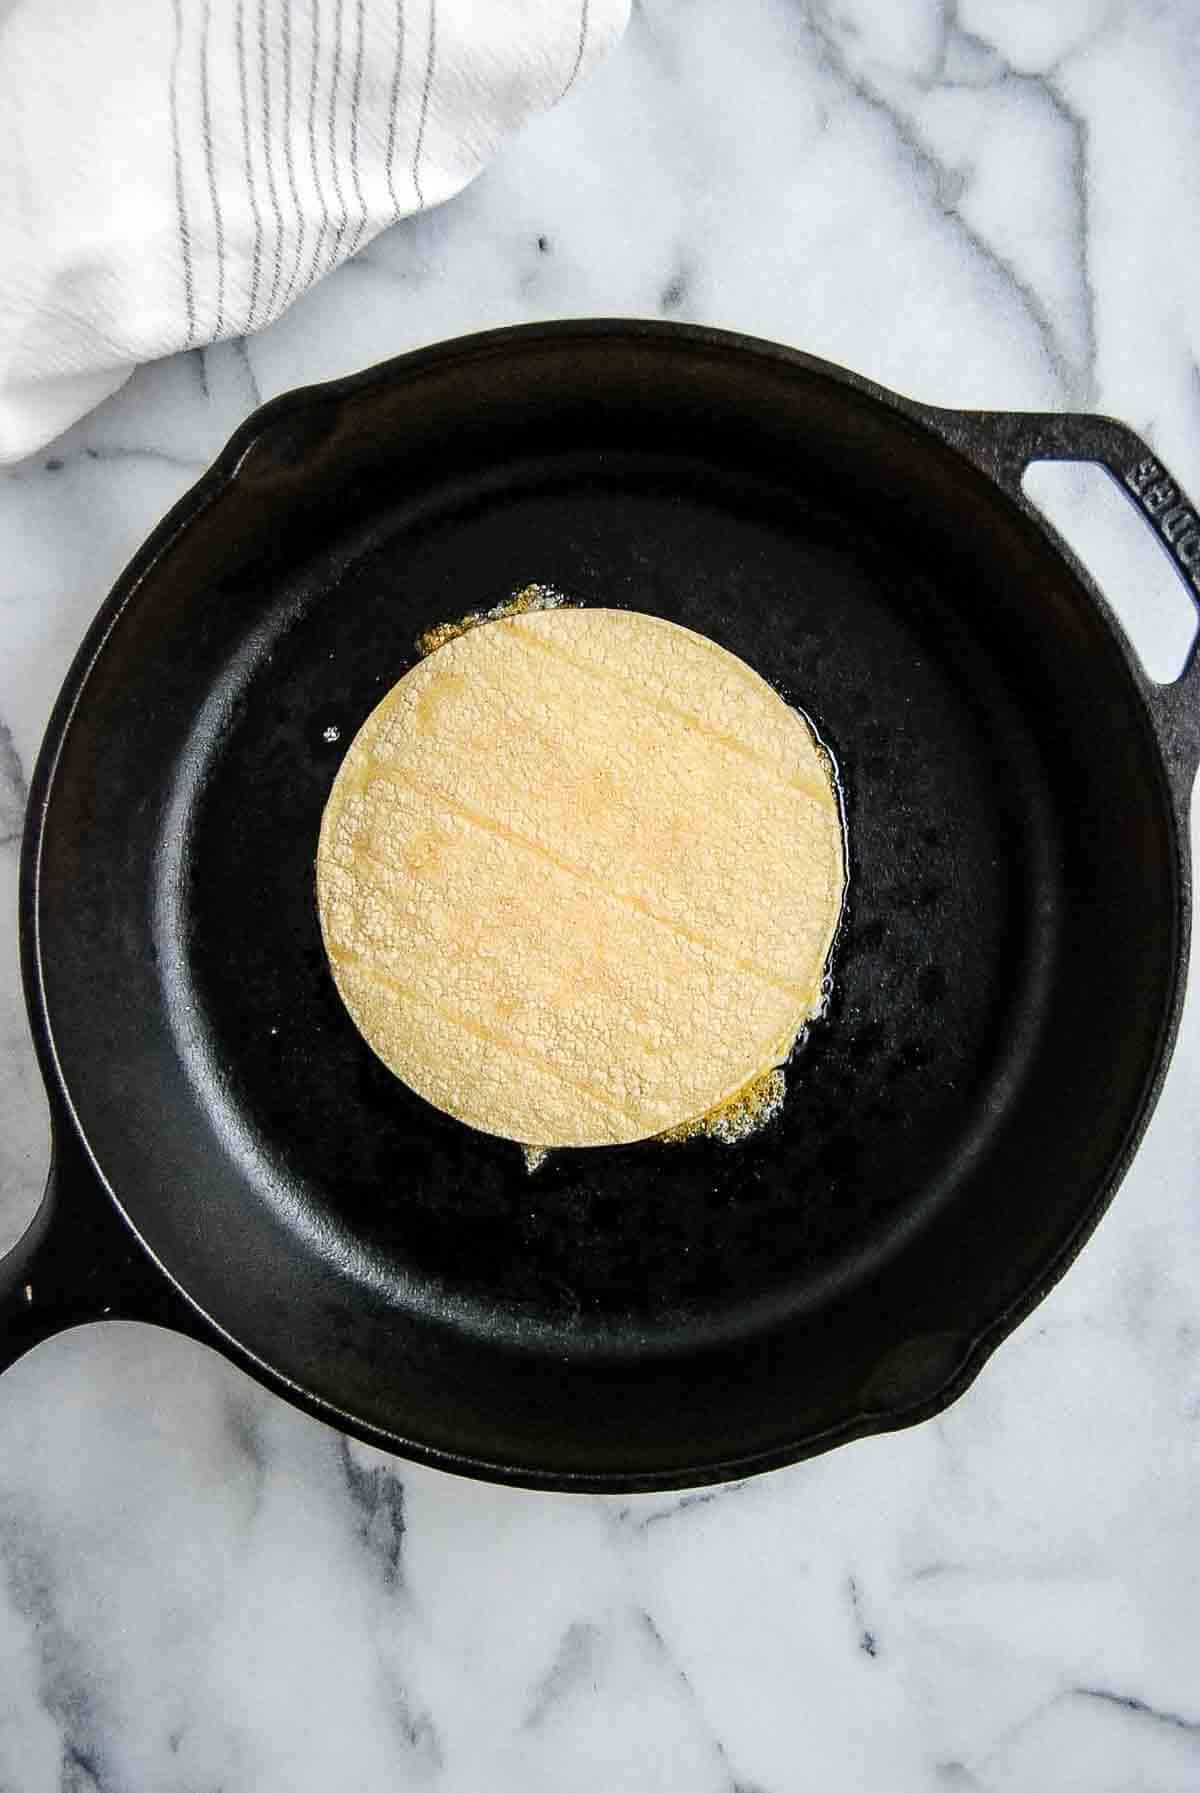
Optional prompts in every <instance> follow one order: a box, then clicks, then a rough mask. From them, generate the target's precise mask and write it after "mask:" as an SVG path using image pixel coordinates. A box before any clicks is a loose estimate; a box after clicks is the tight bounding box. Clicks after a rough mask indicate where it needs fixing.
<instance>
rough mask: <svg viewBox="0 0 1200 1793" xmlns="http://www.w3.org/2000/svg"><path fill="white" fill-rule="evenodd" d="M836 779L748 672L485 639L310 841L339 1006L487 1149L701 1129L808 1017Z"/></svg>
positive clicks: (366, 744)
mask: <svg viewBox="0 0 1200 1793" xmlns="http://www.w3.org/2000/svg"><path fill="white" fill-rule="evenodd" d="M843 885H844V869H843V853H842V833H841V818H840V812H839V808H838V803H837V799H836V796H835V792H834V788H833V783H832V779H831V774H830V769H829V765H828V761H827V759H826V757H825V755H824V754H823V753H822V751H821V750H820V748H819V747H818V745H817V743H816V742H815V740H814V738H813V735H812V732H811V731H810V729H809V728H808V726H807V725H806V723H805V721H804V719H803V718H802V717H801V716H800V715H799V714H797V712H796V711H795V710H792V709H790V708H789V707H788V706H787V704H785V703H784V702H783V700H782V699H781V698H780V697H779V696H777V694H776V693H775V692H774V691H772V689H771V687H770V686H769V685H767V684H766V683H765V681H764V680H763V679H761V678H759V676H758V674H757V673H755V672H752V671H751V669H750V668H749V667H748V666H747V665H745V663H744V662H743V661H741V660H739V659H737V658H736V656H735V655H733V654H730V653H727V652H726V651H725V649H723V648H721V647H718V646H717V645H716V643H715V642H712V641H709V640H708V639H707V638H706V637H704V636H702V635H697V634H694V633H693V632H692V631H691V630H690V629H683V628H680V627H679V626H678V625H676V624H674V623H669V622H665V621H663V620H662V619H661V618H660V617H654V616H645V615H641V614H639V613H637V612H631V611H623V610H586V609H578V610H570V609H562V610H547V611H541V612H535V613H531V614H527V615H518V616H512V617H508V618H505V619H504V620H501V621H496V622H488V623H485V624H483V625H482V626H481V627H478V628H474V629H472V630H470V631H469V632H468V633H466V634H463V635H460V636H458V637H457V639H453V640H451V641H449V642H447V644H446V645H445V646H444V647H441V648H439V649H438V650H437V652H435V653H433V654H430V655H429V657H428V658H427V659H425V660H422V661H421V662H420V663H419V664H418V665H417V666H414V667H413V669H412V670H411V671H410V672H408V673H406V674H405V676H404V677H403V678H402V679H401V680H400V681H399V683H398V684H397V685H395V686H394V687H393V688H392V690H391V691H389V693H388V694H387V696H386V697H385V698H384V699H383V701H382V703H380V704H379V706H378V708H377V709H375V710H374V711H373V712H372V713H371V715H370V716H369V717H368V718H367V720H366V722H365V723H364V724H363V726H362V728H361V729H360V730H359V732H358V734H357V735H356V736H355V738H354V741H353V743H352V745H351V747H350V749H349V751H348V753H347V755H346V758H345V760H344V761H343V763H342V766H341V769H340V771H339V772H338V775H337V778H336V780H335V782H334V786H333V790H332V792H331V794H330V797H329V801H328V804H327V806H326V809H325V814H324V818H323V820H322V824H321V837H320V844H319V848H318V853H317V895H318V903H319V908H320V916H321V928H322V932H323V935H324V939H325V946H326V950H327V951H328V954H329V959H330V964H331V966H332V969H333V975H334V978H335V980H336V982H337V987H338V990H339V991H340V993H341V996H342V999H343V1001H344V1002H345V1004H346V1007H347V1008H348V1010H349V1011H350V1014H351V1016H352V1017H353V1019H354V1022H355V1024H356V1025H357V1027H358V1028H359V1030H360V1031H361V1033H362V1034H363V1036H364V1038H365V1039H366V1040H367V1042H368V1044H369V1045H370V1046H371V1047H372V1048H373V1049H374V1051H375V1052H376V1053H377V1054H378V1055H379V1057H380V1058H381V1059H382V1060H383V1062H384V1063H385V1064H386V1065H387V1066H388V1067H389V1068H390V1069H391V1070H392V1071H394V1072H395V1074H396V1075H397V1076H398V1077H400V1078H402V1079H403V1080H404V1082H405V1083H406V1084H408V1085H409V1087H410V1088H412V1089H414V1090H416V1091H417V1092H418V1094H420V1095H421V1096H424V1097H425V1098H426V1100H427V1101H429V1102H432V1103H434V1104H435V1105H436V1106H437V1107H438V1108H441V1109H443V1110H445V1111H446V1112H447V1113H448V1114H452V1115H455V1116H457V1118H458V1119H459V1120H461V1121H465V1122H467V1123H468V1124H469V1125H470V1126H472V1127H478V1128H481V1129H482V1130H483V1131H484V1132H487V1133H494V1134H500V1135H501V1136H503V1137H505V1138H507V1139H512V1140H518V1141H521V1142H524V1143H530V1144H535V1145H539V1146H598V1145H615V1144H618V1143H620V1142H623V1141H628V1140H635V1139H644V1138H647V1137H649V1136H651V1135H653V1134H657V1133H661V1132H663V1131H665V1130H666V1129H668V1128H672V1127H678V1126H680V1125H682V1124H683V1123H685V1122H688V1121H691V1120H694V1119H695V1118H696V1117H698V1116H700V1115H702V1114H705V1113H707V1112H708V1111H709V1110H710V1109H713V1108H716V1107H718V1106H719V1105H720V1104H721V1103H723V1102H725V1101H727V1100H728V1099H729V1098H730V1097H731V1096H732V1095H734V1094H735V1092H737V1091H738V1090H740V1089H741V1088H742V1087H743V1086H744V1085H745V1084H747V1083H749V1082H750V1081H751V1080H752V1079H754V1078H756V1077H759V1076H761V1075H762V1074H763V1073H764V1072H766V1071H767V1070H769V1068H770V1067H771V1066H773V1065H777V1064H780V1063H782V1061H783V1060H784V1059H785V1058H786V1057H787V1054H788V1052H789V1051H790V1049H791V1047H792V1044H793V1043H794V1041H795V1038H796V1035H797V1033H798V1032H799V1030H800V1028H801V1027H802V1026H803V1025H804V1023H805V1021H806V1020H807V1019H809V1017H810V1016H811V1015H812V1014H813V1013H814V1011H815V1010H816V1009H817V1008H818V1007H819V1006H820V1003H821V997H822V981H823V976H824V970H825V960H826V956H827V954H828V952H829V947H830V944H831V942H832V939H833V935H834V930H835V928H836V926H837V921H838V916H839V914H840V911H841V903H842V892H843Z"/></svg>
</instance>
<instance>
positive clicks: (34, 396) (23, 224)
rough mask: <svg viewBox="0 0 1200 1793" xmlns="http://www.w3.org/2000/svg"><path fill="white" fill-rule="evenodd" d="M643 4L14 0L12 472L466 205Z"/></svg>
mask: <svg viewBox="0 0 1200 1793" xmlns="http://www.w3.org/2000/svg"><path fill="white" fill-rule="evenodd" d="M628 7H629V0H0V121H2V122H0V461H13V460H17V459H19V458H20V457H21V456H22V455H26V454H29V453H31V452H32V451H33V450H34V449H36V448H39V447H41V446H42V445H43V444H44V443H46V442H48V441H49V440H50V439H51V437H53V436H55V435H57V434H58V433H59V431H61V430H63V429H65V428H66V426H67V425H68V424H70V423H72V422H74V420H75V419H76V418H77V417H80V416H82V415H83V413H84V412H85V411H88V410H90V409H91V407H92V406H93V405H95V404H98V403H99V401H100V400H101V399H103V398H105V397H107V396H108V394H109V393H111V392H115V391H116V389H117V388H118V387H119V386H120V385H121V384H122V383H123V382H124V380H126V379H127V378H128V376H129V374H130V373H131V372H132V371H133V369H134V367H136V366H137V365H138V364H139V363H140V362H143V361H149V360H152V359H154V358H155V357H156V356H159V355H166V354H170V353H172V352H173V351H174V350H176V349H183V348H189V347H195V346H197V345H200V344H204V343H209V342H212V341H214V340H215V339H217V338H219V337H224V336H240V335H244V334H245V333H247V332H248V331H252V330H258V329H261V328H262V326H263V325H264V324H267V323H269V322H270V321H271V319H272V318H276V317H278V316H279V315H280V313H281V312H283V311H285V310H286V309H287V307H288V306H289V305H290V304H291V303H292V302H293V300H295V299H297V298H298V297H299V296H300V294H301V293H303V292H304V291H305V290H306V289H307V288H308V287H310V286H311V285H312V284H313V282H314V281H316V280H319V279H320V278H321V277H322V275H324V274H327V273H328V272H329V271H330V269H331V268H335V267H336V266H337V265H338V263H339V262H342V261H345V260H346V258H347V257H348V256H351V255H353V254H354V252H355V251H356V250H357V249H360V248H362V246H363V245H364V244H365V243H368V242H369V241H370V240H371V238H372V237H373V236H375V235H376V233H377V232H379V231H381V230H383V229H384V228H385V227H386V226H387V225H389V224H392V223H394V222H395V220H396V219H397V218H400V217H403V216H404V215H405V214H406V213H409V212H415V211H420V210H422V209H423V208H425V207H426V206H431V205H436V204H437V203H438V202H439V201H440V200H443V199H448V198H449V197H450V196H451V194H453V193H456V192H458V191H459V189H460V188H461V187H463V186H465V185H466V183H467V182H468V181H469V180H471V179H472V177H473V176H474V175H476V174H477V173H478V172H479V170H480V168H481V167H482V166H483V164H484V163H485V162H486V160H487V159H488V157H489V156H490V155H491V153H492V152H493V151H494V150H495V149H496V147H497V145H498V144H499V143H500V142H501V140H502V139H503V138H504V137H505V135H506V134H507V133H508V132H510V131H511V130H513V128H514V127H515V126H517V125H519V124H520V123H521V122H522V121H523V120H524V119H527V118H528V117H530V116H531V114H533V113H535V112H538V111H541V110H543V109H545V108H546V107H549V106H551V105H553V104H554V103H555V102H556V101H558V100H559V99H561V98H562V97H563V96H564V95H565V94H566V93H568V92H569V91H570V90H571V88H572V87H574V86H575V84H576V82H577V81H579V80H580V79H581V78H582V77H583V76H584V75H585V74H586V73H587V72H588V70H589V69H590V68H591V67H592V66H593V65H594V63H595V62H596V61H597V60H598V59H599V58H600V57H601V56H602V55H603V53H604V52H605V51H606V50H607V49H608V48H609V47H610V45H611V44H612V43H613V42H614V40H615V39H616V38H617V37H618V35H619V34H620V32H621V30H622V28H623V27H624V24H625V22H626V17H627V13H628Z"/></svg>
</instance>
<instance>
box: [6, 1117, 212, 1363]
mask: <svg viewBox="0 0 1200 1793" xmlns="http://www.w3.org/2000/svg"><path fill="white" fill-rule="evenodd" d="M104 1319H114V1320H118V1319H119V1320H147V1321H150V1322H152V1323H154V1324H157V1325H160V1326H168V1327H170V1328H171V1329H172V1330H173V1331H175V1332H184V1333H187V1334H189V1335H190V1336H191V1337H193V1338H201V1337H203V1336H204V1334H203V1332H202V1330H201V1322H200V1320H199V1317H198V1316H197V1315H196V1314H195V1313H194V1312H193V1310H192V1308H191V1307H190V1306H189V1304H188V1303H187V1302H186V1301H185V1300H184V1298H183V1297H182V1296H181V1295H180V1294H179V1293H178V1291H177V1290H176V1288H175V1286H174V1284H173V1283H172V1282H171V1281H170V1279H169V1278H168V1277H167V1275H166V1274H165V1272H164V1271H162V1270H160V1269H159V1267H158V1265H157V1264H156V1263H155V1262H154V1260H153V1259H152V1258H151V1257H150V1255H149V1253H148V1252H147V1251H146V1249H145V1247H144V1246H143V1245H142V1244H141V1243H140V1241H139V1240H138V1238H137V1237H136V1235H135V1234H134V1233H133V1231H132V1230H131V1228H130V1227H129V1226H128V1225H127V1224H126V1222H125V1221H124V1220H123V1219H122V1217H121V1215H120V1213H119V1212H118V1210H117V1208H116V1207H115V1206H114V1204H113V1202H112V1200H111V1198H110V1196H109V1194H108V1192H107V1190H106V1189H104V1187H103V1186H102V1185H101V1183H100V1181H99V1179H98V1177H97V1176H96V1173H95V1171H94V1170H93V1169H92V1166H91V1164H90V1163H89V1161H88V1159H87V1156H86V1154H85V1152H84V1150H83V1147H82V1146H81V1145H80V1143H79V1140H78V1138H77V1136H76V1133H75V1129H74V1127H73V1126H72V1125H71V1124H70V1122H69V1121H68V1120H66V1118H65V1117H60V1116H57V1115H56V1116H55V1119H54V1125H53V1150H52V1155H51V1162H50V1174H49V1176H48V1177H47V1179H46V1191H45V1194H44V1195H43V1197H42V1202H41V1206H40V1207H39V1208H38V1211H37V1213H36V1214H35V1215H34V1217H33V1220H32V1221H31V1222H30V1224H29V1227H28V1229H27V1231H26V1232H25V1234H24V1236H23V1237H22V1238H20V1239H19V1240H18V1241H17V1243H16V1245H15V1246H14V1247H13V1248H12V1250H11V1251H10V1252H9V1253H8V1254H7V1256H5V1257H0V1371H3V1370H6V1369H7V1368H8V1367H9V1365H10V1364H13V1363H15V1362H16V1361H17V1359H18V1358H19V1357H22V1356H24V1354H25V1352H26V1351H30V1350H32V1349H33V1347H34V1346H35V1345H40V1344H41V1343H42V1341H43V1340H44V1339H48V1338H52V1337H53V1336H54V1334H55V1333H57V1332H66V1331H68V1330H69V1329H70V1328H71V1327H72V1326H83V1325H86V1324H87V1322H88V1321H91V1320H104Z"/></svg>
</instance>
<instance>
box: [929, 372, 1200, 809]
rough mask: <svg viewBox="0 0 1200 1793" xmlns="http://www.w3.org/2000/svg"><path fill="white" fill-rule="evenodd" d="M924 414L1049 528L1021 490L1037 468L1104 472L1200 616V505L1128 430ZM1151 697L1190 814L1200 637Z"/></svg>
mask: <svg viewBox="0 0 1200 1793" xmlns="http://www.w3.org/2000/svg"><path fill="white" fill-rule="evenodd" d="M917 409H918V414H919V415H920V416H921V418H922V419H923V421H925V422H926V423H928V424H929V425H931V426H932V428H933V429H934V430H935V431H936V432H937V434H938V435H940V436H942V437H943V438H944V439H945V440H946V441H948V442H949V443H950V444H951V446H952V447H954V448H957V449H958V450H959V452H960V453H962V454H965V455H966V457H967V459H968V460H970V461H973V462H974V464H975V465H976V466H977V467H979V468H980V469H981V470H982V471H983V472H984V473H986V474H987V475H988V476H989V478H991V479H993V480H995V482H996V484H997V485H1000V486H1002V487H1003V488H1004V489H1005V490H1006V491H1007V492H1009V493H1011V494H1012V496H1013V497H1015V498H1016V499H1017V500H1018V501H1019V502H1020V504H1021V506H1022V508H1023V509H1024V510H1028V511H1030V512H1032V513H1033V514H1034V515H1035V516H1037V517H1038V520H1039V522H1042V523H1043V527H1045V523H1044V519H1043V518H1042V517H1041V513H1040V512H1039V511H1038V510H1037V507H1036V505H1033V504H1032V503H1031V502H1030V500H1029V499H1028V498H1026V497H1025V494H1024V491H1023V489H1022V485H1021V481H1022V478H1023V476H1024V473H1025V469H1026V468H1027V467H1028V466H1030V465H1031V463H1032V462H1034V461H1094V462H1096V463H1098V464H1099V465H1100V466H1102V467H1104V468H1105V469H1106V470H1107V471H1108V473H1110V474H1111V475H1112V478H1113V480H1114V481H1115V482H1116V484H1117V485H1118V486H1119V487H1120V489H1121V491H1122V492H1123V493H1124V494H1125V496H1126V498H1127V499H1128V500H1129V501H1130V503H1131V504H1133V505H1134V506H1135V507H1136V509H1137V510H1138V511H1140V513H1141V515H1142V517H1143V519H1144V521H1145V522H1146V523H1147V524H1148V525H1149V527H1150V528H1151V529H1152V530H1153V531H1154V534H1155V535H1156V536H1157V538H1158V542H1159V546H1160V547H1161V548H1162V549H1163V551H1164V552H1165V554H1166V555H1167V557H1168V559H1169V560H1170V561H1171V563H1172V565H1173V566H1174V568H1175V571H1176V572H1177V573H1178V575H1179V577H1180V579H1182V581H1183V584H1184V588H1185V590H1186V591H1187V593H1188V595H1189V597H1190V598H1191V600H1192V602H1193V604H1194V605H1195V606H1196V609H1197V611H1198V612H1200V506H1198V505H1196V504H1193V503H1192V501H1191V500H1190V499H1189V498H1188V496H1187V494H1186V493H1185V492H1184V491H1183V489H1182V487H1181V486H1180V484H1179V481H1178V480H1177V479H1174V478H1173V477H1172V475H1171V474H1170V473H1169V472H1168V471H1167V469H1166V468H1165V467H1164V466H1163V464H1162V462H1161V461H1160V460H1159V459H1158V457H1157V455H1154V454H1152V453H1151V452H1150V450H1149V448H1148V447H1147V446H1146V444H1145V443H1144V442H1143V441H1142V438H1141V437H1140V436H1139V435H1137V434H1136V432H1135V431H1133V430H1131V429H1130V428H1129V426H1128V424H1124V423H1118V422H1117V420H1116V419H1115V418H1113V417H1098V416H1093V415H1092V414H1091V413H1088V412H1057V411H1046V412H1040V411H943V410H939V409H937V408H935V407H932V406H929V407H926V406H920V407H918V408H917ZM1145 690H1146V697H1147V701H1148V703H1149V704H1150V707H1151V710H1152V712H1153V714H1154V720H1155V724H1156V727H1157V730H1158V735H1159V740H1160V742H1161V744H1162V748H1163V753H1164V756H1165V758H1166V762H1167V765H1168V767H1169V768H1170V772H1171V778H1172V781H1173V783H1174V785H1175V789H1176V794H1177V796H1178V797H1179V799H1180V802H1181V804H1182V807H1183V810H1184V813H1185V814H1186V811H1187V806H1188V802H1189V800H1190V797H1191V790H1192V784H1193V782H1194V780H1195V777H1196V771H1197V767H1198V766H1200V635H1198V636H1197V637H1195V638H1194V639H1193V641H1192V645H1191V648H1190V649H1189V652H1188V657H1187V660H1186V662H1185V664H1184V667H1183V671H1182V672H1181V673H1180V675H1179V677H1178V678H1177V679H1176V680H1175V681H1174V682H1173V683H1171V684H1168V685H1160V684H1157V683H1156V682H1155V681H1154V680H1152V679H1149V678H1147V679H1146V680H1145Z"/></svg>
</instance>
